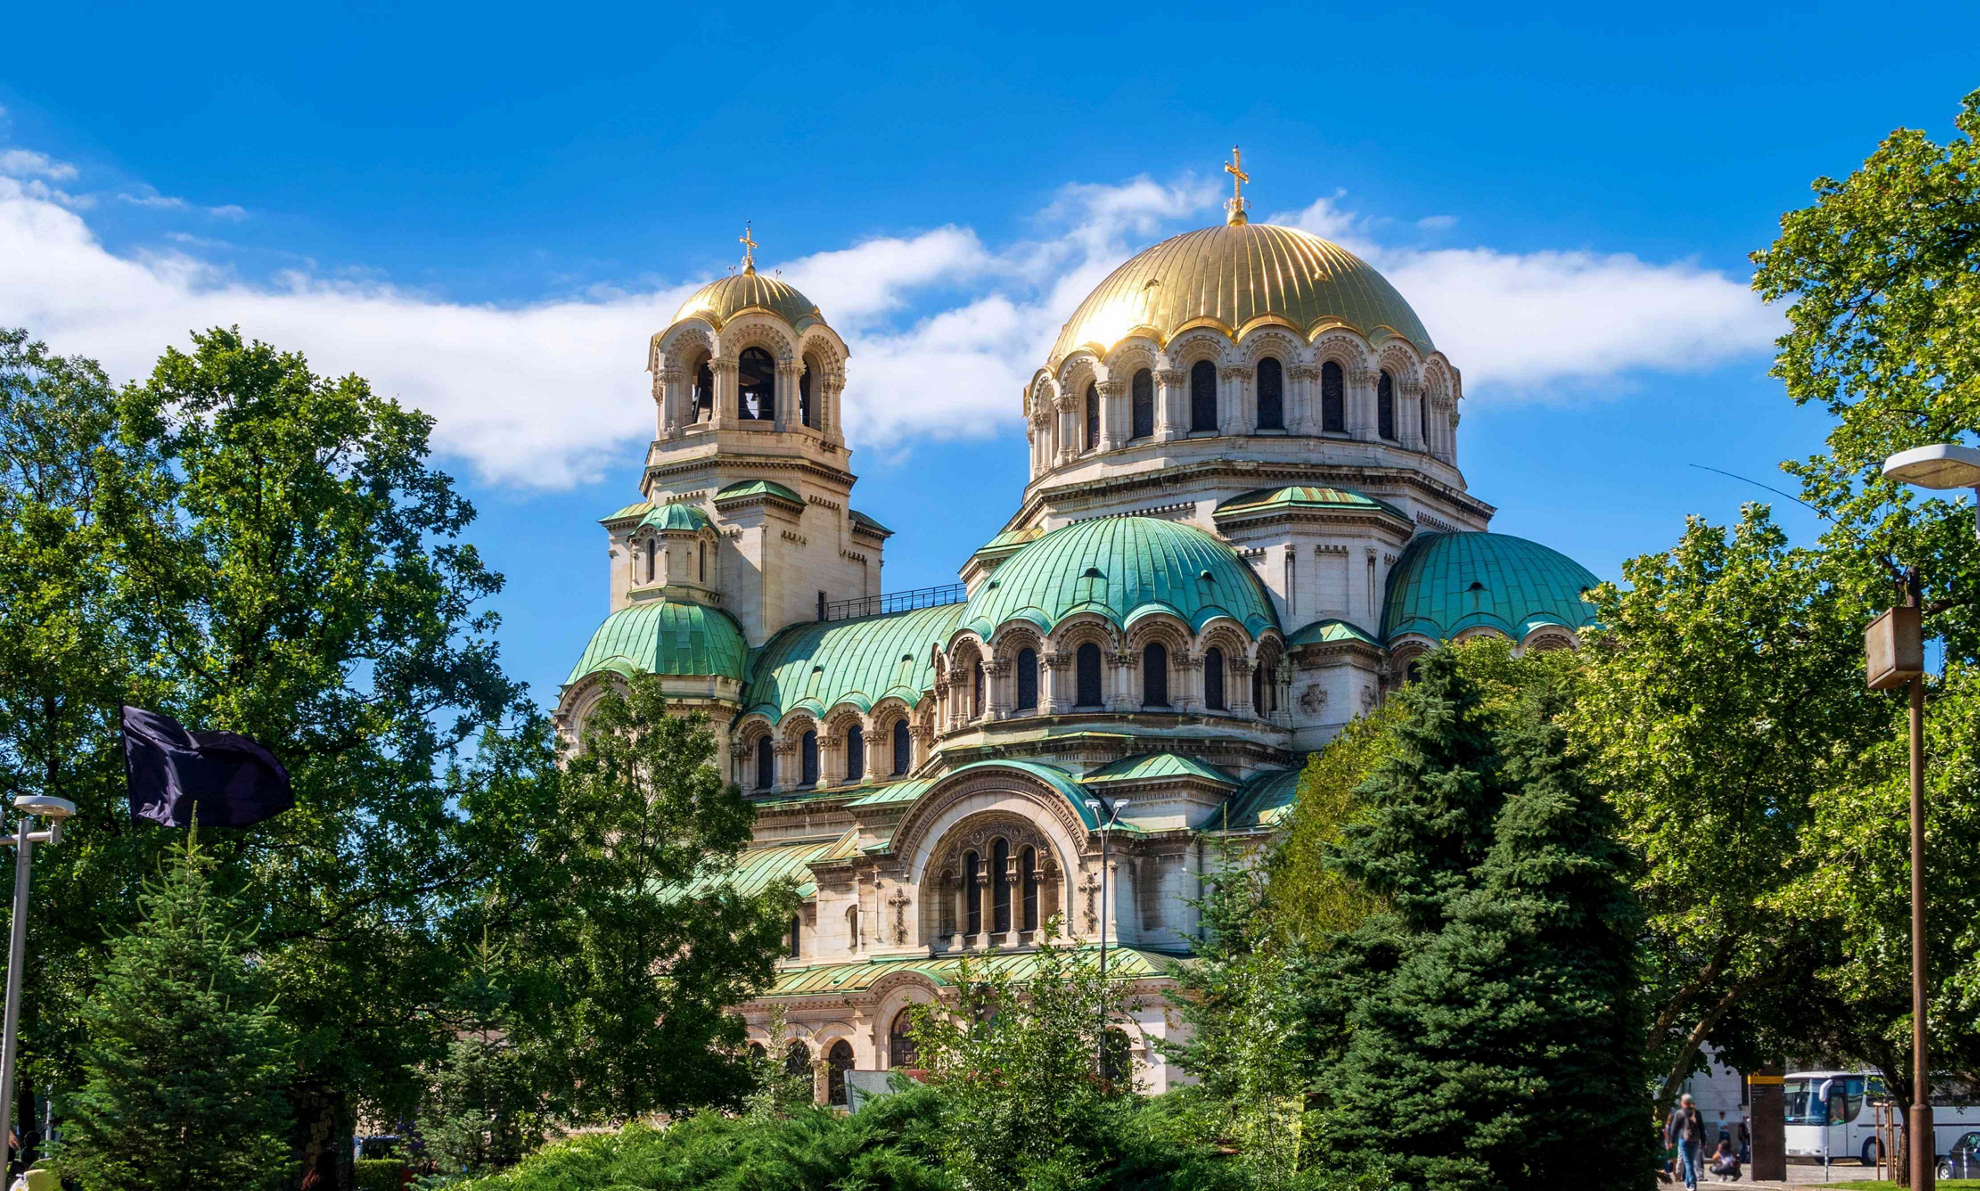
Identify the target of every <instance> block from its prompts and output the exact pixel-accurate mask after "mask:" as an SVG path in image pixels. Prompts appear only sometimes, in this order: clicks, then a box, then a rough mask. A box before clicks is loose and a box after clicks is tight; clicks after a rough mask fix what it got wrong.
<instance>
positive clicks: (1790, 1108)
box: [1781, 1079, 1829, 1125]
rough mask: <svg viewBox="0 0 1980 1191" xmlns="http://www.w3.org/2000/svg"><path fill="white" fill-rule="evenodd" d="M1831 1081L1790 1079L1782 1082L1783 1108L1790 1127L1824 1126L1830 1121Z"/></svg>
mask: <svg viewBox="0 0 1980 1191" xmlns="http://www.w3.org/2000/svg"><path fill="white" fill-rule="evenodd" d="M1828 1088H1829V1081H1828V1080H1826V1079H1788V1080H1782V1081H1781V1101H1782V1106H1783V1107H1784V1108H1785V1109H1786V1110H1787V1123H1788V1124H1790V1125H1823V1124H1827V1123H1828V1120H1829V1102H1828Z"/></svg>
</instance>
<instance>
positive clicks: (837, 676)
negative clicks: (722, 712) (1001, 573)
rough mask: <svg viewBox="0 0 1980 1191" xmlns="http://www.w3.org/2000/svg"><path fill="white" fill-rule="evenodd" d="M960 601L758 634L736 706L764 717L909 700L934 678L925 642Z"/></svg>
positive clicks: (952, 616) (950, 619)
mask: <svg viewBox="0 0 1980 1191" xmlns="http://www.w3.org/2000/svg"><path fill="white" fill-rule="evenodd" d="M962 610H963V605H961V604H943V605H940V606H939V607H935V608H919V609H916V610H915V611H912V612H895V613H889V614H887V615H885V616H863V617H860V618H858V619H856V620H827V621H806V622H804V623H802V624H796V625H792V626H791V627H789V628H787V629H784V630H783V631H782V632H780V633H778V634H777V635H776V636H774V637H772V638H770V640H769V641H767V642H765V643H764V645H763V648H761V649H759V650H757V652H756V656H755V658H754V660H753V662H752V663H751V666H750V678H749V686H748V689H747V690H746V691H745V692H744V695H743V706H744V707H745V708H746V709H747V710H748V711H752V712H762V713H763V714H765V715H767V716H769V717H770V718H771V719H772V720H776V719H780V718H782V717H783V715H784V714H785V713H786V712H789V711H792V710H795V709H798V708H804V709H806V710H809V711H810V712H811V713H812V714H813V715H823V714H824V713H825V712H826V711H828V710H830V709H831V708H833V707H835V706H837V705H838V704H840V703H851V704H853V705H854V706H856V707H858V708H859V709H860V711H862V712H864V711H867V710H869V709H871V708H872V707H873V705H874V704H876V703H878V702H879V701H880V700H882V699H884V698H886V697H887V696H888V695H898V696H900V697H901V698H902V699H903V700H905V701H906V702H907V704H908V705H909V706H910V707H912V706H913V705H914V704H915V703H916V702H918V701H919V700H920V698H921V692H922V691H924V690H927V689H929V688H930V687H932V686H934V685H935V664H934V660H933V647H934V646H937V645H940V644H941V643H943V642H945V641H947V640H948V637H949V632H950V630H951V629H953V628H954V627H955V622H956V619H957V617H959V616H960V615H961V614H962Z"/></svg>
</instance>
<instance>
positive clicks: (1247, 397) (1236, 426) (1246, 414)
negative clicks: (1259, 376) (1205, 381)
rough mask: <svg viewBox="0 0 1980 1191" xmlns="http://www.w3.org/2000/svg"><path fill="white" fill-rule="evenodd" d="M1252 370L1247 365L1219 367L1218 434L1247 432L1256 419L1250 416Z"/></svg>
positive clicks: (1249, 431)
mask: <svg viewBox="0 0 1980 1191" xmlns="http://www.w3.org/2000/svg"><path fill="white" fill-rule="evenodd" d="M1253 375H1254V370H1253V369H1251V368H1248V367H1242V366H1238V367H1232V368H1220V369H1218V370H1217V379H1218V380H1219V381H1221V382H1222V383H1221V384H1219V385H1218V386H1217V387H1218V389H1219V390H1220V392H1219V393H1218V397H1219V401H1218V403H1217V404H1218V406H1219V408H1218V410H1217V432H1218V433H1219V434H1249V433H1251V430H1252V427H1253V425H1254V423H1255V421H1256V419H1254V418H1252V417H1251V416H1250V411H1251V408H1252V403H1251V378H1252V376H1253Z"/></svg>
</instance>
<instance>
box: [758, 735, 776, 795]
mask: <svg viewBox="0 0 1980 1191" xmlns="http://www.w3.org/2000/svg"><path fill="white" fill-rule="evenodd" d="M775 757H776V753H775V751H774V750H773V749H772V748H771V746H770V738H769V737H768V736H762V737H759V738H758V739H757V741H756V788H757V789H759V790H768V789H769V788H770V787H772V786H774V785H776V784H777V765H776V760H775Z"/></svg>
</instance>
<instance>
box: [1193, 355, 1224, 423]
mask: <svg viewBox="0 0 1980 1191" xmlns="http://www.w3.org/2000/svg"><path fill="white" fill-rule="evenodd" d="M1189 428H1190V430H1192V431H1198V430H1215V429H1216V428H1217V366H1216V365H1215V364H1212V363H1211V362H1210V361H1208V360H1198V361H1197V362H1196V363H1195V364H1193V365H1191V366H1190V369H1189Z"/></svg>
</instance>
